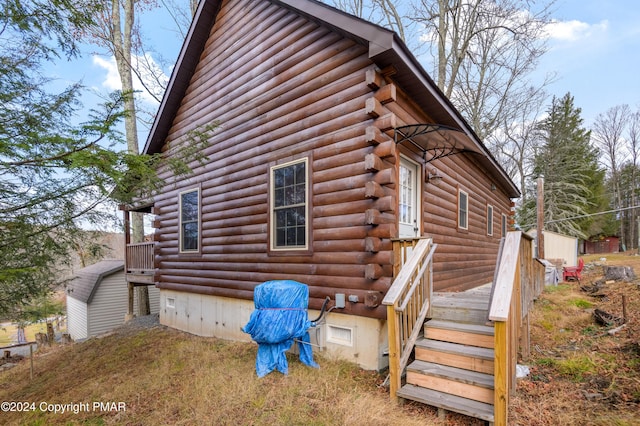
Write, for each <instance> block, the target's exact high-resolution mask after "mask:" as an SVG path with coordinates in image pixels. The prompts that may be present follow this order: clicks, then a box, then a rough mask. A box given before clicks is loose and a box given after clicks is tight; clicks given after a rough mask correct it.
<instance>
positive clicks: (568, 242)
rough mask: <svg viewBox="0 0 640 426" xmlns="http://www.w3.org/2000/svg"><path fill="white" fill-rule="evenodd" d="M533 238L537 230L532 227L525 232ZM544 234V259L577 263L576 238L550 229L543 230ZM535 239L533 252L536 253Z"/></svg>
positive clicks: (566, 263)
mask: <svg viewBox="0 0 640 426" xmlns="http://www.w3.org/2000/svg"><path fill="white" fill-rule="evenodd" d="M527 234H528V235H530V236H531V237H533V238H534V239H535V238H536V237H537V232H536V230H535V229H532V230H530V231H528V232H527ZM543 234H544V258H545V259H562V260H563V261H564V264H565V266H576V265H577V264H578V239H577V238H575V237H568V236H566V235H562V234H557V233H555V232H551V231H543ZM537 243H538V242H537V241H535V242H534V244H535V245H536V249H535V252H536V253H537V251H538V249H537Z"/></svg>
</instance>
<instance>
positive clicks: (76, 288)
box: [67, 260, 126, 304]
mask: <svg viewBox="0 0 640 426" xmlns="http://www.w3.org/2000/svg"><path fill="white" fill-rule="evenodd" d="M120 271H124V261H123V260H102V261H100V262H98V263H96V264H93V265H90V266H87V267H86V268H82V269H80V270H79V271H78V272H77V273H76V276H75V277H74V278H73V280H71V284H70V285H69V288H68V289H67V294H68V295H69V297H73V298H74V299H76V300H79V301H81V302H84V303H87V304H89V303H91V300H92V299H93V296H94V295H95V293H96V291H97V290H98V287H100V283H101V282H102V280H103V279H104V278H106V277H108V276H110V275H113V274H115V273H116V272H120ZM125 289H126V287H125Z"/></svg>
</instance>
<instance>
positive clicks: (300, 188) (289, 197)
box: [270, 158, 309, 250]
mask: <svg viewBox="0 0 640 426" xmlns="http://www.w3.org/2000/svg"><path fill="white" fill-rule="evenodd" d="M308 163H309V161H308V159H307V158H304V159H302V160H296V161H292V162H289V163H285V164H280V165H277V166H273V167H271V171H270V173H271V176H270V182H271V250H306V249H308V241H309V235H308V234H309V221H308V188H309V186H308Z"/></svg>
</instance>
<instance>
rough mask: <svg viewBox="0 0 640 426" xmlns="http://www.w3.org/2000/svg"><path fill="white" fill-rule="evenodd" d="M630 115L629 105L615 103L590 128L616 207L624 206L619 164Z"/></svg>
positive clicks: (623, 234)
mask: <svg viewBox="0 0 640 426" xmlns="http://www.w3.org/2000/svg"><path fill="white" fill-rule="evenodd" d="M630 115H631V110H630V108H629V105H626V104H625V105H617V106H615V107H612V108H609V109H608V110H607V111H606V112H604V113H601V114H599V115H598V116H597V117H596V119H595V122H594V124H593V128H592V132H593V133H592V135H593V140H594V142H595V143H596V145H597V146H598V147H599V148H600V150H601V152H602V154H603V157H602V161H603V162H604V163H605V164H604V165H605V166H606V167H607V169H608V170H609V173H610V175H609V179H610V182H611V187H612V190H613V200H614V203H615V205H614V208H616V209H618V208H622V207H624V203H623V198H624V194H623V193H622V188H621V185H620V181H621V176H620V173H621V170H622V169H621V166H622V165H623V163H624V162H625V161H626V159H627V157H628V155H629V151H628V149H627V148H626V146H625V141H624V139H623V137H622V136H623V134H624V131H625V127H626V125H627V121H628V120H629V117H630ZM625 216H626V215H625ZM624 219H625V218H624V217H623V220H622V221H621V223H620V240H621V241H622V242H623V243H624V244H627V243H629V241H628V238H627V233H626V232H625V231H626V230H627V229H628V222H627V220H624Z"/></svg>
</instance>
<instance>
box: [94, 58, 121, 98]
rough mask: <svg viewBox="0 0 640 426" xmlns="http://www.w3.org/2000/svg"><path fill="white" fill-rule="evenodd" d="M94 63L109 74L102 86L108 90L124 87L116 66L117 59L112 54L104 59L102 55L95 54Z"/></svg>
mask: <svg viewBox="0 0 640 426" xmlns="http://www.w3.org/2000/svg"><path fill="white" fill-rule="evenodd" d="M93 64H94V65H97V66H98V67H100V68H102V69H103V70H105V71H106V72H107V75H106V77H105V79H104V81H103V82H102V86H103V87H105V88H107V89H108V90H118V89H120V88H121V87H122V85H121V84H120V76H119V74H118V68H117V67H116V60H115V58H114V57H113V56H112V57H111V58H109V59H108V60H107V59H104V58H102V57H101V56H96V55H94V56H93Z"/></svg>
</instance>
